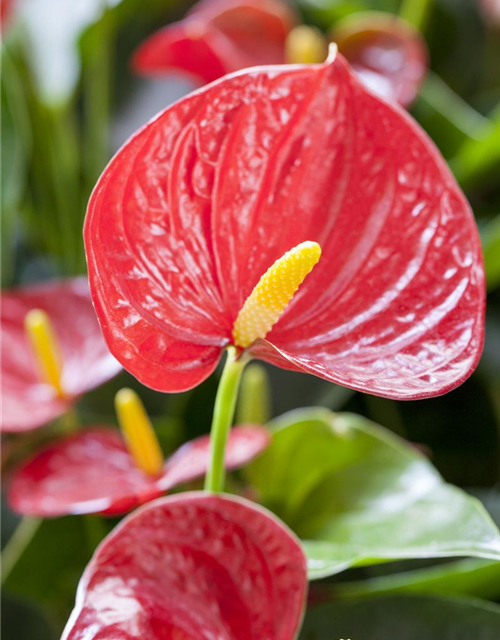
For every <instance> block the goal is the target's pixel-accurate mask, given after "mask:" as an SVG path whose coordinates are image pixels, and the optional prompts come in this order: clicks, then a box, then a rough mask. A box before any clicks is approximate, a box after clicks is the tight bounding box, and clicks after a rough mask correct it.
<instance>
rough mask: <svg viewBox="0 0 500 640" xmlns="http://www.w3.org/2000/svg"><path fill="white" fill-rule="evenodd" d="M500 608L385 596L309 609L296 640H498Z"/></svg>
mask: <svg viewBox="0 0 500 640" xmlns="http://www.w3.org/2000/svg"><path fill="white" fill-rule="evenodd" d="M499 631H500V607H498V606H497V605H493V604H489V603H488V604H487V603H484V602H481V601H479V600H469V599H465V598H430V597H416V596H414V597H410V596H403V597H385V598H373V599H367V600H362V601H359V602H341V603H335V604H328V605H324V606H321V607H317V608H314V609H311V610H310V611H309V612H308V613H307V615H306V619H305V622H304V626H303V629H302V633H301V634H300V640H337V639H338V638H346V639H347V638H352V640H471V639H474V640H498V636H499Z"/></svg>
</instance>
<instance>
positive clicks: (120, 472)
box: [8, 426, 270, 518]
mask: <svg viewBox="0 0 500 640" xmlns="http://www.w3.org/2000/svg"><path fill="white" fill-rule="evenodd" d="M269 441H270V436H269V433H268V432H267V431H266V429H264V428H262V427H253V426H242V427H237V428H234V429H233V430H232V431H231V433H230V435H229V439H228V445H227V449H226V468H227V469H235V468H237V467H240V466H242V465H244V464H246V463H247V462H249V461H250V460H252V459H253V458H254V457H255V456H257V455H258V454H259V453H260V452H261V451H263V450H264V449H265V448H266V447H267V446H268V444H269ZM209 458H210V438H209V437H208V436H202V437H200V438H197V439H196V440H192V441H191V442H187V443H186V444H185V445H183V446H182V447H181V448H180V449H179V450H178V451H176V452H175V453H174V454H173V455H172V456H171V457H170V458H168V459H167V461H166V462H165V465H164V467H163V470H162V472H161V474H160V475H158V476H151V475H147V474H146V473H144V472H143V471H141V470H140V469H138V468H137V467H136V465H135V463H134V460H133V458H132V456H131V455H130V453H129V451H128V449H127V447H126V444H125V442H124V440H123V438H122V436H121V435H120V433H119V432H118V431H116V430H115V429H111V428H106V427H92V428H88V429H85V430H84V431H80V432H79V433H77V434H74V435H71V436H68V437H67V438H65V439H62V440H59V441H57V442H55V443H52V444H50V445H49V446H47V447H46V448H45V449H43V450H42V451H40V452H38V453H37V454H35V456H34V457H33V458H31V459H30V460H28V461H27V462H24V463H23V464H22V465H20V466H19V467H18V468H17V469H16V470H14V472H13V474H12V477H11V480H10V484H9V489H8V499H9V503H10V505H11V507H12V509H13V510H14V511H17V512H18V513H21V514H24V515H31V516H38V517H44V518H47V517H57V516H63V515H70V514H84V513H105V514H109V515H111V514H119V513H126V512H127V511H130V510H131V509H133V508H134V507H136V506H137V505H140V504H143V503H145V502H148V501H150V500H153V499H154V498H157V497H158V496H160V495H162V493H165V492H166V491H168V490H170V489H172V488H173V487H175V486H177V485H179V484H182V483H185V482H189V481H191V480H195V479H196V478H199V477H202V476H203V475H204V474H205V472H206V470H207V468H208V464H209Z"/></svg>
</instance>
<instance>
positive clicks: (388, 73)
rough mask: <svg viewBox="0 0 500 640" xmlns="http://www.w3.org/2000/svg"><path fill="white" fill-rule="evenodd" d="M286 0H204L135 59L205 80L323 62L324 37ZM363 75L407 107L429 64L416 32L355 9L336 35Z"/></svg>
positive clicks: (146, 70) (144, 70)
mask: <svg viewBox="0 0 500 640" xmlns="http://www.w3.org/2000/svg"><path fill="white" fill-rule="evenodd" d="M298 23H299V19H298V16H296V15H295V14H294V13H293V12H292V9H291V7H290V6H289V5H288V3H287V2H285V1H284V0H215V1H214V0H204V1H202V2H199V3H198V4H196V5H195V6H194V7H193V9H192V10H191V11H190V12H188V13H187V15H186V17H185V18H184V20H181V21H180V22H177V23H174V24H172V25H169V26H167V27H165V28H164V29H161V30H160V31H158V32H157V33H154V34H153V35H152V36H150V37H149V38H148V39H147V40H146V41H145V42H144V43H143V44H142V45H141V46H140V47H139V48H138V50H137V52H136V53H135V55H134V58H133V67H134V69H135V70H136V71H137V72H138V73H141V74H144V75H152V76H158V75H165V74H168V73H172V72H175V71H178V72H181V73H183V74H186V75H188V76H190V77H192V78H193V79H194V80H195V81H197V82H200V83H207V82H211V81H212V80H215V79H216V78H220V77H221V76H223V75H224V74H227V73H230V72H233V71H237V70H239V69H244V68H246V67H254V66H258V65H262V64H277V63H284V62H290V63H295V62H299V63H301V62H304V63H305V62H322V61H323V60H324V59H325V57H326V38H324V37H323V36H322V34H321V33H320V32H319V31H318V30H316V29H314V28H313V27H309V26H306V25H300V26H298V27H296V25H298ZM331 36H332V38H333V40H334V41H335V42H336V43H337V45H338V47H339V51H340V52H341V53H342V55H344V56H345V57H346V58H347V60H348V61H349V63H350V64H351V65H352V67H353V69H354V70H355V71H356V73H357V74H358V75H359V77H360V78H361V80H362V81H363V82H364V83H365V84H366V85H367V86H368V87H369V88H370V89H372V90H373V91H375V92H376V93H378V94H379V95H382V96H383V97H385V98H388V99H390V100H393V101H395V102H398V103H399V104H401V105H403V106H405V107H406V106H409V105H410V104H411V103H412V102H413V100H414V99H415V98H416V96H417V93H418V90H419V88H420V85H421V84H422V81H423V79H424V77H425V74H426V71H427V48H426V44H425V42H424V40H423V38H422V36H421V35H420V33H419V32H418V31H416V30H415V29H414V28H413V27H411V26H410V25H409V24H408V23H406V22H405V21H404V20H402V19H398V18H397V17H396V16H392V15H390V14H387V13H381V12H380V13H379V12H374V11H373V12H361V13H355V14H353V15H351V16H349V17H348V18H346V19H345V20H343V21H342V22H341V23H339V25H338V26H336V27H335V30H334V31H333V32H332V34H331Z"/></svg>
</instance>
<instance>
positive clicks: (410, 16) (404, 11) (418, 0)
mask: <svg viewBox="0 0 500 640" xmlns="http://www.w3.org/2000/svg"><path fill="white" fill-rule="evenodd" d="M432 2H433V0H402V2H401V7H400V9H399V16H400V17H401V18H403V20H406V22H409V23H410V24H411V25H412V26H414V27H415V29H418V30H419V31H423V30H424V28H425V23H426V21H427V18H428V16H429V12H430V8H431V6H432Z"/></svg>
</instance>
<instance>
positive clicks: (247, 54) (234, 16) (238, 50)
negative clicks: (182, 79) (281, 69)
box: [132, 0, 296, 83]
mask: <svg viewBox="0 0 500 640" xmlns="http://www.w3.org/2000/svg"><path fill="white" fill-rule="evenodd" d="M295 22H296V16H295V13H294V11H293V10H292V8H291V7H290V6H289V5H288V3H286V2H284V1H283V0H204V1H203V2H199V3H198V4H196V5H195V6H194V7H193V9H192V10H191V11H190V12H188V14H187V16H186V18H185V19H184V20H182V21H180V22H176V23H174V24H172V25H169V26H167V27H165V28H163V29H161V30H160V31H158V32H157V33H155V34H153V35H152V36H150V37H149V38H148V39H147V40H146V41H145V42H144V43H143V44H142V45H141V46H140V47H139V49H138V50H137V51H136V53H135V55H134V58H133V61H132V64H133V67H134V69H135V70H136V71H138V72H140V73H144V74H146V75H163V74H164V73H165V72H171V71H175V70H178V71H181V72H182V73H184V74H189V75H191V76H193V77H194V78H195V80H196V81H198V82H201V83H206V82H211V81H212V80H216V79H217V78H220V77H221V76H223V75H225V74H226V73H230V72H232V71H237V70H238V69H243V68H245V67H253V66H255V65H259V64H278V63H281V62H284V61H285V60H284V47H285V40H286V37H287V35H288V32H289V31H290V29H291V28H292V27H293V26H294V24H295Z"/></svg>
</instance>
